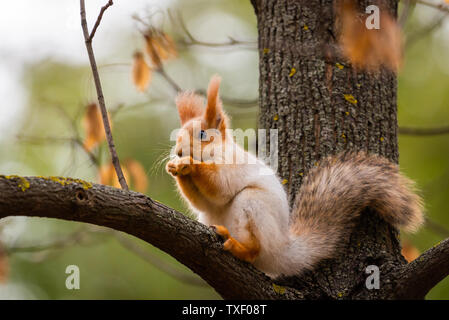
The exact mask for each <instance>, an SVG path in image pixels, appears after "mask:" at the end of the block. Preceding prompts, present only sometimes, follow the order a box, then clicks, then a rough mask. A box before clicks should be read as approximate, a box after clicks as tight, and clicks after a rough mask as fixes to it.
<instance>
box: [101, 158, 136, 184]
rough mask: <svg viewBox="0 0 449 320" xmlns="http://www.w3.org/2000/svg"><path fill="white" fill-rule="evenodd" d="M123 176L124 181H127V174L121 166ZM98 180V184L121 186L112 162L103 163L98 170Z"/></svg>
mask: <svg viewBox="0 0 449 320" xmlns="http://www.w3.org/2000/svg"><path fill="white" fill-rule="evenodd" d="M122 171H123V176H124V177H125V179H126V181H129V175H128V171H127V170H126V168H124V167H123V166H122ZM99 182H100V184H104V185H109V186H113V187H115V188H121V186H120V182H119V181H118V177H117V174H116V172H115V168H114V165H113V164H112V162H109V163H106V164H103V165H102V166H101V167H100V170H99Z"/></svg>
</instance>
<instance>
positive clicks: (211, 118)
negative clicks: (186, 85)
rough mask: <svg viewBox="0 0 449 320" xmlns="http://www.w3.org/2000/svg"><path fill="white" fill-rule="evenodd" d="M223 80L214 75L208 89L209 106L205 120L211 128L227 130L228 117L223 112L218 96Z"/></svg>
mask: <svg viewBox="0 0 449 320" xmlns="http://www.w3.org/2000/svg"><path fill="white" fill-rule="evenodd" d="M220 82H221V78H220V77H219V76H217V75H214V76H213V77H212V79H210V82H209V88H207V106H206V112H205V113H204V118H205V120H206V123H207V125H208V127H209V128H213V129H226V122H227V117H226V114H225V113H224V112H223V106H222V103H221V100H220V97H219V96H218V90H219V88H220Z"/></svg>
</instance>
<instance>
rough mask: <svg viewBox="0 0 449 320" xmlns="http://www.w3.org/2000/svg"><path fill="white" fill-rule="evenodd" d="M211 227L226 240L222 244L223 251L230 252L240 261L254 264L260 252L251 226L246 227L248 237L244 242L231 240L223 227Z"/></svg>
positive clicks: (258, 243)
mask: <svg viewBox="0 0 449 320" xmlns="http://www.w3.org/2000/svg"><path fill="white" fill-rule="evenodd" d="M213 227H214V229H215V231H216V232H217V234H219V235H220V236H222V237H223V238H224V239H225V240H226V241H225V242H224V244H223V249H224V250H227V251H229V252H231V253H232V254H233V255H234V256H235V257H237V258H239V259H241V260H244V261H247V262H254V260H255V259H256V258H257V256H258V255H259V252H260V242H259V240H258V239H257V238H256V236H255V235H254V233H253V232H252V226H251V225H248V226H247V229H248V232H249V233H250V237H249V239H247V240H246V241H244V242H240V241H238V240H237V239H235V238H233V237H232V236H231V235H230V233H229V231H228V229H227V228H226V227H225V226H220V225H215V226H213Z"/></svg>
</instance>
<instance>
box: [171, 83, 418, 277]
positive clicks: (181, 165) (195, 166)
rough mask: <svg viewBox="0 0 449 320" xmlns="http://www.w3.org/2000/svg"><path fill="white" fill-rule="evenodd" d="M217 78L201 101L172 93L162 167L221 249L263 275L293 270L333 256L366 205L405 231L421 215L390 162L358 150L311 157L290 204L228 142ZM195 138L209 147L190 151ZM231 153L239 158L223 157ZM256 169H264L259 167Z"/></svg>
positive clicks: (278, 186)
mask: <svg viewBox="0 0 449 320" xmlns="http://www.w3.org/2000/svg"><path fill="white" fill-rule="evenodd" d="M220 81H221V79H220V77H218V76H214V77H212V79H211V80H210V83H209V86H208V90H207V101H206V106H204V103H205V101H203V100H204V99H203V98H202V97H201V96H199V95H196V94H195V93H193V92H183V93H180V94H179V95H178V96H177V98H176V105H177V109H178V113H179V117H180V120H181V125H182V130H181V131H182V134H181V133H178V135H177V138H176V146H175V148H174V150H175V153H176V155H175V158H173V159H172V160H170V161H169V162H168V163H167V165H166V170H167V172H168V173H170V174H171V175H172V176H173V177H174V178H175V180H176V182H177V186H178V189H179V191H180V193H181V194H182V196H183V197H184V199H185V200H187V202H188V204H189V205H190V207H191V209H192V210H193V211H194V213H196V214H197V216H198V220H199V221H200V222H201V223H203V224H206V225H209V226H211V227H212V228H213V229H214V230H215V232H216V233H218V235H220V236H221V237H222V238H223V239H224V243H223V248H224V250H227V251H229V252H231V253H232V254H233V255H234V256H235V257H237V258H239V259H241V260H244V261H247V262H250V263H252V264H253V265H254V266H255V267H256V268H258V269H259V270H261V271H263V272H264V273H266V274H267V275H268V276H270V277H278V276H280V275H284V276H290V275H298V274H300V273H301V272H303V271H305V270H311V269H313V267H314V266H315V265H316V264H317V263H318V262H319V261H321V260H323V259H326V258H332V257H334V256H335V254H336V253H337V252H338V249H339V245H340V244H341V243H342V242H343V240H344V239H343V238H344V237H345V236H348V235H349V233H350V232H351V227H352V226H353V225H354V222H355V219H356V218H357V217H358V216H359V215H360V213H361V211H362V210H363V209H365V208H366V207H370V208H373V209H374V210H375V211H376V212H377V213H378V214H380V215H381V217H382V218H383V219H384V220H385V221H386V222H388V223H390V224H391V225H393V226H394V227H396V228H403V229H404V230H406V231H411V232H412V231H416V230H417V229H418V227H419V226H420V225H421V224H422V223H423V220H424V219H423V213H422V212H423V205H422V200H421V198H420V197H419V196H418V195H417V194H416V193H415V187H414V183H413V182H412V181H411V180H409V179H408V178H406V177H405V176H403V175H402V174H401V173H400V172H399V169H398V166H397V165H396V164H394V163H392V162H390V161H389V160H387V159H386V158H383V157H381V156H378V155H373V154H368V153H366V152H363V151H352V152H344V153H340V154H337V155H333V156H330V157H327V158H325V159H323V160H321V161H319V162H318V164H317V165H316V166H314V167H313V168H311V169H310V170H309V172H308V173H307V175H306V176H305V177H304V180H303V183H302V185H301V187H300V189H299V191H298V193H297V196H296V199H295V201H294V206H293V209H292V211H291V212H290V208H289V203H288V200H287V195H286V192H285V190H284V188H283V186H282V183H281V182H280V180H279V178H278V177H277V175H276V174H275V173H274V172H273V170H272V169H271V168H270V167H268V166H267V165H266V164H265V163H264V162H263V161H261V160H259V159H257V158H256V157H255V156H254V155H252V154H251V153H248V152H246V151H245V150H244V149H243V148H242V147H240V146H239V145H238V144H236V143H235V141H234V138H233V136H232V134H231V133H230V132H229V130H227V129H228V128H229V117H228V116H227V115H226V113H225V112H224V110H223V107H222V102H221V100H220V98H219V94H218V91H219V86H220ZM211 130H212V131H211ZM209 132H213V133H214V134H209ZM195 145H197V146H199V147H201V149H202V150H203V149H209V152H202V153H200V154H198V152H195V150H194V146H195ZM223 146H224V149H223ZM211 150H212V151H211ZM217 150H218V151H217ZM223 150H224V151H223ZM186 151H187V153H188V155H186V156H184V154H185V153H186ZM239 154H240V155H243V156H244V158H245V160H246V162H244V163H232V161H231V163H223V159H224V158H226V157H228V159H231V160H235V159H236V158H237V156H238V155H239ZM261 169H262V170H264V172H267V171H268V172H269V171H270V170H271V174H260V172H261Z"/></svg>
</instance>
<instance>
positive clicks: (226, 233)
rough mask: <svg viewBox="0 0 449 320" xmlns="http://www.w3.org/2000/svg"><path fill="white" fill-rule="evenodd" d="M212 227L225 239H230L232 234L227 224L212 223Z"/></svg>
mask: <svg viewBox="0 0 449 320" xmlns="http://www.w3.org/2000/svg"><path fill="white" fill-rule="evenodd" d="M210 227H211V228H212V229H213V230H214V231H215V233H216V234H218V235H219V236H221V237H222V238H223V239H225V240H227V239H229V237H230V236H231V235H230V234H229V231H228V229H227V228H226V227H225V226H220V225H211V226H210Z"/></svg>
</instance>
